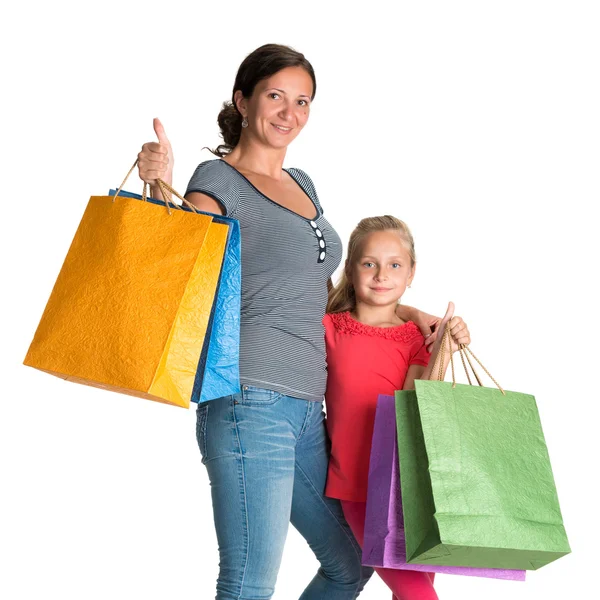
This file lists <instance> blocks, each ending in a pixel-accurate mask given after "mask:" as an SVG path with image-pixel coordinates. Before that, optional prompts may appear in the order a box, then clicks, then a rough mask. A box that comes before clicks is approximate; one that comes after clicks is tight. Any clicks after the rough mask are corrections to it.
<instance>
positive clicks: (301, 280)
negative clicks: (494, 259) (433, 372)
mask: <svg viewBox="0 0 600 600" xmlns="http://www.w3.org/2000/svg"><path fill="white" fill-rule="evenodd" d="M315 91H316V79H315V74H314V71H313V68H312V66H311V64H310V63H309V62H308V61H307V60H306V59H305V58H304V56H303V55H302V54H300V53H298V52H296V51H294V50H292V49H291V48H288V47H286V46H279V45H275V44H268V45H265V46H262V47H260V48H258V49H257V50H255V51H254V52H252V54H250V55H249V56H248V57H247V58H246V59H245V60H244V61H243V63H242V64H241V66H240V68H239V71H238V74H237V77H236V80H235V84H234V87H233V97H232V102H231V103H226V104H224V106H223V109H222V111H221V113H220V114H219V117H218V122H219V126H220V128H221V132H222V136H223V139H224V144H222V145H220V146H219V147H218V148H217V149H216V150H215V151H214V153H215V154H216V155H217V156H219V157H220V158H219V159H214V160H210V161H206V162H204V163H202V164H200V165H199V166H198V168H197V169H196V172H195V173H194V175H193V177H192V179H191V181H190V183H189V185H188V189H187V192H186V199H187V200H189V201H190V202H191V203H193V204H194V205H195V206H196V207H198V208H199V209H200V210H203V211H207V212H212V213H220V214H225V215H227V216H230V217H233V218H235V219H238V220H239V222H240V227H241V233H242V314H241V340H240V375H241V382H242V389H241V390H240V392H239V393H237V394H234V395H232V396H226V397H224V398H219V399H216V400H211V401H209V402H205V403H203V404H200V405H199V406H198V411H197V417H198V418H197V438H198V444H199V446H200V452H201V454H202V462H203V463H204V464H205V465H206V468H207V470H208V475H209V479H210V483H211V489H212V499H213V512H214V520H215V527H216V531H217V538H218V542H219V552H220V573H219V577H218V581H217V596H216V598H217V600H225V599H233V598H235V599H236V600H241V599H245V598H264V599H268V598H271V597H272V595H273V592H274V586H275V580H276V577H277V572H278V569H279V565H280V562H281V557H282V553H283V547H284V543H285V538H286V534H287V529H288V523H289V522H290V521H291V522H292V524H293V525H294V526H295V527H296V529H297V530H298V531H299V532H300V533H301V534H302V535H303V536H304V538H305V539H306V540H307V542H308V543H309V545H310V547H311V548H312V550H313V552H314V553H315V555H316V557H317V558H318V560H319V562H320V563H321V568H320V569H319V571H318V573H317V574H316V575H315V577H314V579H313V580H312V581H311V583H310V584H309V585H308V587H307V588H306V590H305V591H304V593H303V594H302V596H301V599H302V600H316V599H321V598H327V599H328V600H345V599H348V600H350V599H352V598H356V597H357V595H358V594H359V593H360V591H361V590H362V589H363V587H364V585H365V583H366V581H367V580H368V578H369V577H370V576H371V574H372V570H371V569H370V568H366V567H361V551H360V547H359V546H358V544H357V542H356V540H355V539H354V537H353V535H352V533H351V531H350V528H349V527H348V524H347V523H346V521H345V519H344V516H343V513H342V510H341V507H340V504H339V502H338V501H337V500H334V499H331V498H326V497H325V496H324V490H325V479H326V475H327V464H328V449H327V437H326V432H325V423H324V413H323V410H322V402H323V394H324V391H325V383H326V374H327V373H326V362H325V342H324V330H323V325H322V319H323V316H324V314H325V307H326V304H327V290H328V283H329V280H330V277H331V275H332V274H333V272H334V271H335V269H336V268H337V266H338V265H339V263H340V260H341V257H342V247H341V243H340V239H339V237H338V236H337V234H336V232H335V231H334V230H333V228H332V227H331V225H330V224H329V223H328V222H327V221H326V220H325V218H324V217H323V210H322V209H321V205H320V203H319V199H318V197H317V194H316V192H315V188H314V186H313V184H312V181H311V180H310V178H309V177H308V175H306V174H305V173H304V172H303V171H301V170H299V169H287V170H286V169H283V168H282V165H283V161H284V158H285V154H286V149H287V147H288V145H289V144H290V143H291V142H292V141H293V140H294V139H295V138H296V137H297V136H298V134H299V133H300V132H301V131H302V129H303V127H304V126H305V125H306V122H307V120H308V116H309V112H310V105H311V102H312V101H313V99H314V97H315ZM155 131H156V133H157V136H158V140H159V143H147V144H144V146H143V147H142V151H141V152H140V154H139V170H140V177H141V178H142V179H143V180H144V181H146V182H148V183H149V184H150V185H151V186H153V188H152V193H153V195H154V196H155V197H159V198H160V197H161V195H160V191H159V190H158V188H157V187H155V184H156V179H157V178H161V179H164V180H165V181H167V183H171V180H172V170H173V153H172V149H171V146H170V144H169V141H168V139H167V137H166V135H165V132H164V129H163V128H162V125H161V124H160V122H158V121H155ZM399 312H400V313H401V316H402V318H404V319H405V320H410V319H412V320H417V319H419V320H420V321H421V322H422V323H423V325H422V326H423V327H426V326H427V325H426V324H427V322H430V323H433V322H435V318H433V317H429V316H428V315H422V314H420V313H419V311H415V310H414V309H410V308H408V307H399Z"/></svg>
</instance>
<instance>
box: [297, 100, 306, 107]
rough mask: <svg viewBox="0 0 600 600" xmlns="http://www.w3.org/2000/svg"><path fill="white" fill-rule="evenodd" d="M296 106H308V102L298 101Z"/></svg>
mask: <svg viewBox="0 0 600 600" xmlns="http://www.w3.org/2000/svg"><path fill="white" fill-rule="evenodd" d="M298 104H299V105H300V106H308V102H307V101H306V100H298Z"/></svg>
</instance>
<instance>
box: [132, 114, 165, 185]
mask: <svg viewBox="0 0 600 600" xmlns="http://www.w3.org/2000/svg"><path fill="white" fill-rule="evenodd" d="M153 125H154V131H155V132H156V137H157V138H158V142H147V143H145V144H144V145H143V146H142V151H141V152H140V153H139V154H138V171H139V175H140V179H141V180H142V181H145V182H146V183H148V184H150V186H152V187H153V188H155V187H156V185H157V184H156V180H157V179H162V180H163V181H164V182H165V183H168V184H169V185H172V184H173V149H172V148H171V143H170V142H169V138H167V134H166V133H165V128H164V127H163V126H162V123H161V122H160V121H159V120H158V119H154V122H153ZM155 193H156V192H155V191H153V195H155ZM155 197H156V196H155Z"/></svg>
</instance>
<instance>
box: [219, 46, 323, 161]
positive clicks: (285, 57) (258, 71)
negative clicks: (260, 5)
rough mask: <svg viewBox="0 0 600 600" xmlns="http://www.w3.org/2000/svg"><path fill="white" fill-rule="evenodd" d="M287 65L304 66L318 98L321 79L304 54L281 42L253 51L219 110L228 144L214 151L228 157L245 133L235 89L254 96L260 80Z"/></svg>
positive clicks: (222, 128)
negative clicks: (227, 98)
mask: <svg viewBox="0 0 600 600" xmlns="http://www.w3.org/2000/svg"><path fill="white" fill-rule="evenodd" d="M287 67H302V68H303V69H304V70H305V71H306V72H307V73H308V74H309V75H310V78H311V79H312V82H313V92H312V96H311V100H312V99H314V97H315V94H316V92H317V80H316V78H315V72H314V70H313V68H312V65H311V64H310V63H309V62H308V60H306V58H304V54H301V53H300V52H296V50H294V49H293V48H290V47H289V46H281V45H280V44H265V45H264V46H261V47H260V48H257V49H256V50H255V51H254V52H252V54H249V55H248V56H247V57H246V58H245V59H244V62H242V64H241V65H240V68H239V69H238V72H237V76H236V78H235V83H234V84H233V92H232V94H231V102H224V103H223V108H222V109H221V112H220V113H219V116H218V118H217V121H218V123H219V128H220V129H221V137H222V138H223V141H224V142H225V143H224V144H220V145H219V146H217V148H216V149H215V150H211V152H212V153H213V154H215V155H217V156H221V157H223V156H226V155H227V154H229V153H230V152H231V151H232V150H233V149H234V148H235V147H236V146H237V144H238V142H239V141H240V136H241V135H242V115H241V114H240V112H239V111H238V109H237V107H236V105H235V98H234V96H235V92H236V91H237V90H240V91H241V92H242V94H243V96H244V98H250V96H252V94H253V92H254V88H255V87H256V84H257V83H258V82H259V81H262V80H263V79H267V77H271V75H275V73H278V72H279V71H281V70H283V69H286V68H287Z"/></svg>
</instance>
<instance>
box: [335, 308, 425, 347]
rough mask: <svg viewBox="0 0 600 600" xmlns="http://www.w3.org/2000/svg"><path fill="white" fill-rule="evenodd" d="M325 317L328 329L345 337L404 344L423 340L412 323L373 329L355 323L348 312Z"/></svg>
mask: <svg viewBox="0 0 600 600" xmlns="http://www.w3.org/2000/svg"><path fill="white" fill-rule="evenodd" d="M326 317H328V318H329V320H328V323H329V325H330V327H332V328H333V329H335V331H336V332H338V333H342V334H346V335H354V336H366V337H376V338H381V339H386V340H391V341H394V342H401V343H404V344H408V343H412V342H414V341H418V340H423V339H424V338H423V334H422V333H421V331H420V330H419V328H418V327H417V325H416V324H415V323H413V322H412V321H407V322H406V323H403V324H402V325H397V326H395V327H373V326H372V325H366V324H365V323H361V322H360V321H357V320H356V319H354V318H353V317H352V315H351V314H350V312H341V313H329V314H327V315H326ZM324 322H325V321H324ZM326 327H327V324H326Z"/></svg>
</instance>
